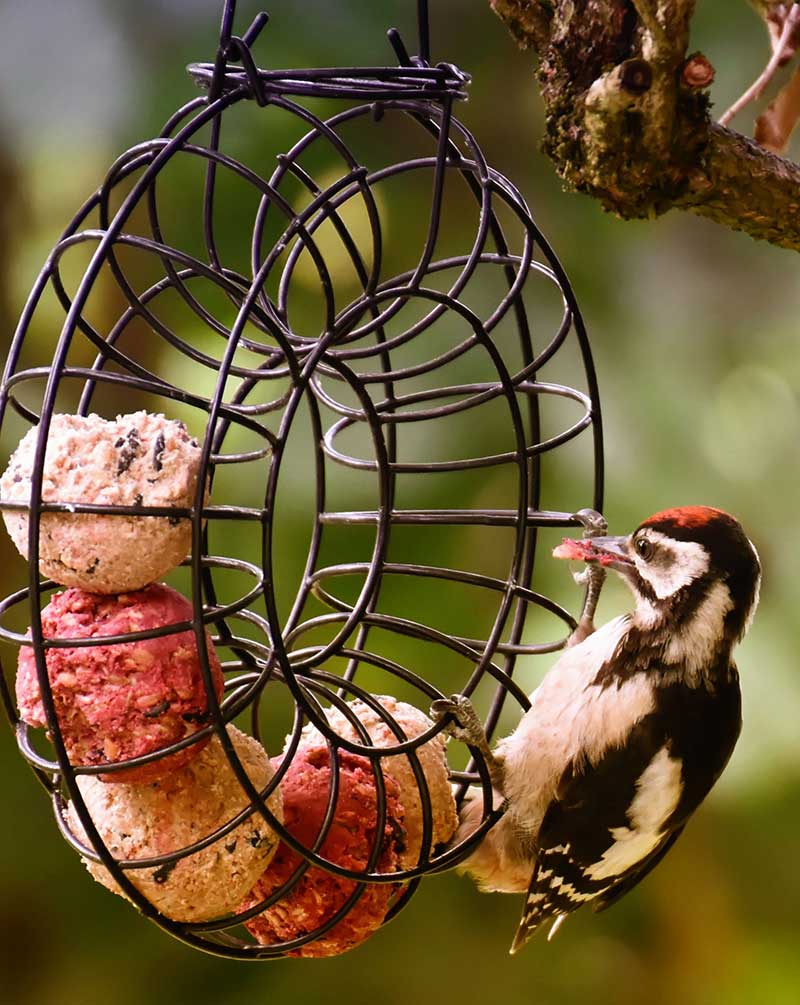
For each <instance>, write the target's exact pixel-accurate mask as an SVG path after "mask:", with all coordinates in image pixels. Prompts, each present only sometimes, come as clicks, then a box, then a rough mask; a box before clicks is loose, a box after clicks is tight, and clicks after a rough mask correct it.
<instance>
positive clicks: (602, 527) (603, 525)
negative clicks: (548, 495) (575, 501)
mask: <svg viewBox="0 0 800 1005" xmlns="http://www.w3.org/2000/svg"><path fill="white" fill-rule="evenodd" d="M572 519H573V520H577V521H578V523H579V524H580V525H581V526H582V527H583V536H584V537H602V536H603V535H604V534H607V533H608V521H607V520H606V518H605V517H604V516H603V514H602V513H598V512H597V510H596V509H579V510H578V512H577V513H573V514H572Z"/></svg>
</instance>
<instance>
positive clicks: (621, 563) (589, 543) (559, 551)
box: [553, 537, 633, 572]
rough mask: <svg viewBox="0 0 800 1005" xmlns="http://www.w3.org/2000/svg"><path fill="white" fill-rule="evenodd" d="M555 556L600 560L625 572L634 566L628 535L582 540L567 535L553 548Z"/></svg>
mask: <svg viewBox="0 0 800 1005" xmlns="http://www.w3.org/2000/svg"><path fill="white" fill-rule="evenodd" d="M553 557H554V558H569V559H574V560H577V561H579V562H598V563H599V564H600V565H603V566H605V567H606V568H609V569H614V570H615V571H616V572H625V571H626V570H628V569H630V568H631V567H632V566H633V558H632V557H631V553H630V551H629V549H628V538H627V537H588V538H583V539H581V540H576V539H575V538H571V537H565V538H564V540H563V541H562V542H561V544H560V545H559V546H558V547H557V548H555V549H554V550H553Z"/></svg>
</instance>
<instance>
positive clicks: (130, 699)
mask: <svg viewBox="0 0 800 1005" xmlns="http://www.w3.org/2000/svg"><path fill="white" fill-rule="evenodd" d="M192 614H193V611H192V605H191V604H190V603H189V601H188V600H187V599H186V597H184V596H182V595H181V594H180V593H178V592H176V591H175V590H172V589H170V588H169V587H168V586H164V585H162V584H158V583H156V584H153V585H152V586H148V587H147V588H146V589H144V590H138V591H136V592H135V593H121V594H119V595H118V596H114V595H98V594H93V593H86V592H84V591H83V590H79V589H77V588H71V589H69V590H66V591H65V592H64V593H59V594H56V596H54V597H53V599H52V600H51V602H50V603H49V604H48V605H47V607H46V608H45V609H44V610H43V611H42V631H43V634H44V637H45V639H93V638H98V637H101V636H104V635H123V634H126V633H130V632H141V631H146V630H148V629H152V628H160V627H162V626H164V625H172V624H176V623H179V622H181V621H188V620H191V618H192ZM206 640H207V645H208V657H209V663H210V666H211V672H212V678H213V682H214V689H215V692H216V695H217V698H219V697H220V696H221V694H222V685H223V679H222V669H221V667H220V663H219V660H218V658H217V656H216V653H215V652H214V647H213V645H212V643H211V640H210V638H208V635H206ZM46 661H47V672H48V676H49V679H50V687H51V689H52V693H53V700H54V702H55V707H56V713H57V715H58V723H59V726H60V728H61V733H62V736H63V738H64V744H65V746H66V749H67V753H68V755H69V758H70V760H71V762H72V763H73V764H76V765H98V764H106V763H115V762H118V761H124V760H127V759H128V758H131V757H140V756H142V755H144V754H149V753H151V752H152V751H155V750H161V749H162V748H164V747H166V746H169V745H170V744H172V743H176V742H177V741H178V740H181V739H183V738H184V737H185V736H188V735H189V734H191V733H194V732H196V731H197V730H198V729H199V728H200V726H201V725H202V724H203V720H204V719H205V717H206V713H207V710H208V702H207V696H206V692H205V688H204V685H203V677H202V673H201V670H200V657H199V654H198V651H197V643H196V639H195V636H194V633H193V632H192V631H183V632H177V633H173V634H170V635H162V636H160V637H159V638H154V639H142V640H140V641H137V642H125V643H117V644H116V645H99V646H75V647H74V648H64V649H48V650H47V651H46ZM17 704H18V706H19V711H20V716H21V717H22V719H23V720H24V721H25V722H27V723H28V724H29V725H30V726H45V725H46V724H47V723H46V719H45V712H44V705H43V703H42V697H41V693H40V691H39V682H38V678H37V676H36V663H35V659H34V654H33V650H32V649H31V648H29V647H27V646H25V647H23V648H22V649H20V653H19V664H18V668H17ZM207 742H208V740H207V739H204V740H201V741H198V742H197V743H194V744H190V745H189V746H187V747H186V748H184V749H183V750H179V751H177V752H176V753H174V754H171V755H169V756H168V757H165V758H162V759H160V760H155V761H152V762H150V763H149V764H145V765H142V766H140V767H135V768H129V769H127V770H120V771H113V772H107V773H105V774H101V775H100V776H99V777H100V779H101V780H102V781H104V782H128V783H144V782H151V781H153V780H154V779H157V778H161V777H163V776H164V775H166V774H168V773H169V772H171V771H174V770H176V769H177V768H180V767H183V766H184V765H185V764H187V763H188V762H189V761H191V760H192V758H194V757H195V756H196V755H197V754H199V753H200V751H201V750H202V748H203V747H204V746H205V744H206V743H207Z"/></svg>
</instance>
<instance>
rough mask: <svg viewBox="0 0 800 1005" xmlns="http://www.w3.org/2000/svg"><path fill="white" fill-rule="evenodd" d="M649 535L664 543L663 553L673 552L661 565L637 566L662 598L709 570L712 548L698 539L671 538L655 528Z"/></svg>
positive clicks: (637, 564) (645, 564) (643, 563)
mask: <svg viewBox="0 0 800 1005" xmlns="http://www.w3.org/2000/svg"><path fill="white" fill-rule="evenodd" d="M649 537H650V539H651V540H652V541H653V542H654V543H656V544H659V545H660V547H661V551H662V554H668V555H669V561H664V562H660V563H658V564H657V565H651V564H648V563H647V562H637V563H636V567H637V568H638V570H639V575H640V576H641V577H642V579H644V580H646V581H647V582H648V583H649V584H650V586H651V587H652V588H653V593H655V595H656V596H657V597H658V599H659V600H663V599H664V598H665V597H671V596H672V595H673V594H674V593H677V592H678V590H682V589H683V587H684V586H688V585H689V583H693V582H694V581H695V580H696V579H699V578H700V577H701V576H703V575H705V573H706V572H708V552H707V551H706V549H705V548H704V547H703V546H702V545H701V544H698V543H697V542H696V541H670V540H669V539H668V538H667V537H666V536H665V535H664V534H659V533H657V532H651V533H650V535H649Z"/></svg>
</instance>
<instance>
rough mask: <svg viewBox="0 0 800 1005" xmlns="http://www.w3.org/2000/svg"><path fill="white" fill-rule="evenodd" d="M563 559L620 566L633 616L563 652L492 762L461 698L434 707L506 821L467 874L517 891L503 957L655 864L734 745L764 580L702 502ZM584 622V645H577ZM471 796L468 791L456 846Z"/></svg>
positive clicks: (477, 809) (478, 802) (474, 817)
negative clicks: (475, 753)
mask: <svg viewBox="0 0 800 1005" xmlns="http://www.w3.org/2000/svg"><path fill="white" fill-rule="evenodd" d="M554 554H555V556H556V557H558V558H573V559H580V560H582V561H585V562H588V563H592V564H593V567H594V568H603V567H604V568H608V569H613V570H614V571H615V572H617V573H618V574H619V575H620V576H622V578H623V579H624V581H625V582H626V583H627V584H628V586H629V587H630V589H631V591H632V592H633V596H634V600H635V609H634V611H633V613H631V614H626V615H623V616H621V617H617V618H614V619H613V620H612V621H610V622H608V624H605V625H603V626H602V627H601V628H599V629H597V630H596V631H593V632H592V633H591V634H588V635H587V637H585V638H583V639H582V641H578V642H577V644H575V645H572V646H570V647H569V648H567V649H566V651H565V652H564V653H563V655H562V656H561V657H560V659H559V660H558V662H557V663H556V664H555V665H554V666H553V667H552V669H551V670H550V671H549V672H548V673H547V675H546V676H545V678H544V680H543V681H542V683H541V685H540V686H539V687H538V688H537V689H536V691H535V692H534V693H533V694H532V695H531V708H530V709H529V710H528V711H527V712H526V713H525V715H524V716H523V718H522V720H521V721H520V723H519V725H518V726H517V728H516V729H515V730H514V732H513V733H512V734H511V735H510V736H508V737H506V738H505V739H503V740H501V741H500V742H499V743H498V744H497V747H496V748H495V750H494V751H493V752H490V751H489V749H488V744H486V740H485V737H483V736H482V729H481V727H480V722H479V720H478V719H477V717H476V716H475V714H474V712H473V711H472V709H471V706H470V705H469V703H468V702H467V701H466V700H465V699H462V698H460V697H459V696H454V697H453V699H450V700H449V701H448V700H445V701H444V702H438V703H435V708H434V713H435V714H436V715H437V716H439V717H441V716H443V715H445V714H449V716H450V717H451V720H453V722H452V724H451V731H454V732H455V735H457V736H459V737H460V738H461V739H464V740H465V741H466V742H468V743H471V744H473V745H474V746H477V747H478V748H479V749H481V750H482V752H483V753H485V755H487V760H488V763H489V768H490V774H491V778H492V784H493V786H494V787H495V789H496V790H497V793H498V802H504V804H505V813H504V815H503V816H502V818H501V819H500V820H499V822H498V823H497V824H496V825H495V826H494V827H493V828H492V830H490V831H489V832H488V834H487V835H486V837H485V838H484V840H483V841H482V843H481V844H480V845H479V846H478V848H477V850H476V851H475V852H474V853H473V854H472V855H471V857H470V858H469V859H467V861H466V862H465V863H464V866H463V868H464V869H465V871H467V872H468V873H469V874H470V875H472V876H473V878H474V879H475V880H476V881H477V883H478V884H479V886H480V887H481V888H482V889H483V890H498V891H503V892H508V893H518V892H526V899H525V907H524V910H523V914H522V920H521V921H520V925H519V929H518V931H517V934H516V938H515V939H514V943H513V945H512V947H511V952H512V953H514V952H516V951H517V950H518V949H520V948H521V947H522V946H523V945H524V944H525V943H526V942H527V941H528V939H529V938H530V937H531V935H532V934H533V933H534V932H535V931H536V930H537V929H538V928H539V926H540V925H542V924H544V923H545V922H547V921H550V920H552V922H553V924H552V927H551V929H550V936H552V935H553V934H554V932H555V930H556V929H557V928H558V927H559V925H560V924H561V923H562V922H563V920H564V919H565V918H566V916H567V915H568V914H570V913H571V912H572V911H574V910H576V909H577V908H579V907H581V906H583V905H584V904H588V903H591V904H592V906H593V907H594V909H595V910H604V909H605V908H607V907H609V906H610V905H611V904H614V903H616V902H617V901H618V900H619V899H620V898H621V897H622V896H624V895H625V894H626V893H628V891H630V890H631V889H633V887H634V886H636V885H637V883H639V882H640V880H642V879H643V878H644V877H645V876H646V875H647V874H648V873H649V872H650V870H651V869H653V867H654V866H656V865H657V864H658V862H660V861H661V859H662V858H663V857H664V855H665V854H666V853H667V851H668V850H669V849H670V848H671V847H672V845H673V844H674V843H675V841H676V840H677V838H678V836H679V835H680V833H681V831H682V830H683V828H684V826H685V824H686V821H687V820H688V818H689V817H690V816H691V814H692V813H693V812H694V811H695V810H696V809H697V807H698V806H699V805H700V803H701V802H702V801H703V799H704V798H705V797H706V795H707V794H708V792H709V790H710V789H711V787H712V786H713V785H714V783H715V782H716V780H717V779H718V778H719V776H720V774H721V773H722V770H723V768H724V767H725V765H726V764H727V762H728V759H729V757H730V756H731V752H732V751H733V748H734V745H735V744H736V741H737V739H738V736H739V731H740V727H741V695H740V691H739V675H738V672H737V669H736V665H735V664H734V662H733V660H732V657H731V652H732V650H733V648H734V646H735V645H736V643H737V642H739V641H740V639H741V638H742V637H743V636H744V634H745V632H746V631H747V628H748V626H749V624H750V620H751V618H752V616H753V613H754V611H755V608H756V605H757V603H758V594H759V585H760V578H761V570H760V564H759V559H758V555H757V553H756V550H755V548H754V547H753V545H752V544H751V543H750V541H749V540H748V539H747V537H746V535H745V533H744V531H743V530H742V528H741V526H740V524H739V523H738V522H737V521H736V520H735V519H734V518H733V517H732V516H729V515H728V514H727V513H724V512H722V511H721V510H718V509H711V508H709V507H706V506H686V507H682V508H680V509H671V510H666V511H664V512H661V513H656V514H655V516H651V517H650V518H649V519H648V520H645V521H644V523H642V524H641V525H640V526H639V527H638V528H637V529H636V530H635V531H634V532H633V533H632V534H631V535H629V536H628V537H594V538H591V539H587V540H583V541H578V540H570V539H567V540H565V541H564V543H563V544H562V545H560V546H559V547H558V548H556V550H555V552H554ZM585 634H586V631H585V625H584V626H582V631H581V635H585ZM481 810H482V799H481V798H480V797H478V796H477V795H474V794H473V795H472V796H470V795H469V794H468V795H467V798H466V801H465V802H464V805H463V807H462V812H461V824H460V828H459V832H458V835H457V838H456V840H460V839H462V838H464V837H466V836H468V835H469V834H470V833H472V832H473V831H474V830H475V828H476V826H477V825H478V823H479V821H480V818H481Z"/></svg>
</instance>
